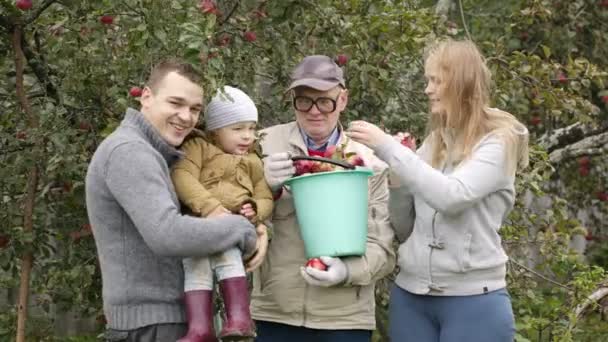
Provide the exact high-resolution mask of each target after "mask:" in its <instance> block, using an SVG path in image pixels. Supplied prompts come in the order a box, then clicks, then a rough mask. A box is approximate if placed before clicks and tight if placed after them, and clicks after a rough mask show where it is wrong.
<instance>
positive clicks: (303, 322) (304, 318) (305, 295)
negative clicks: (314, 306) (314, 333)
mask: <svg viewBox="0 0 608 342" xmlns="http://www.w3.org/2000/svg"><path fill="white" fill-rule="evenodd" d="M308 287H309V285H308V283H307V284H305V285H304V303H303V305H302V325H303V326H305V325H306V302H308Z"/></svg>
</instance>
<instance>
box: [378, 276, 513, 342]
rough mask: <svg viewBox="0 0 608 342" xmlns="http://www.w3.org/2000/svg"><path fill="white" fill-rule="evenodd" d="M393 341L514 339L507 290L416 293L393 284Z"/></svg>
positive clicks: (506, 341) (500, 341) (508, 341)
mask: <svg viewBox="0 0 608 342" xmlns="http://www.w3.org/2000/svg"><path fill="white" fill-rule="evenodd" d="M389 334H390V337H391V341H392V342H488V341H491V342H513V338H514V335H515V322H514V319H513V309H512V308H511V298H510V297H509V293H508V292H507V290H506V289H500V290H496V291H493V292H489V293H486V294H480V295H473V296H426V295H416V294H413V293H410V292H407V291H406V290H404V289H402V288H400V287H399V286H397V285H393V288H392V290H391V298H390V303H389Z"/></svg>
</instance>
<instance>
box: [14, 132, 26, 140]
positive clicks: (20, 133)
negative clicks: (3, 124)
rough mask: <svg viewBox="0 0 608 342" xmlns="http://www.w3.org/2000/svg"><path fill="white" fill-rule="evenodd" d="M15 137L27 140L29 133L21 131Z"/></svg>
mask: <svg viewBox="0 0 608 342" xmlns="http://www.w3.org/2000/svg"><path fill="white" fill-rule="evenodd" d="M15 138H17V139H18V140H25V139H27V133H26V132H25V131H19V132H17V133H16V134H15Z"/></svg>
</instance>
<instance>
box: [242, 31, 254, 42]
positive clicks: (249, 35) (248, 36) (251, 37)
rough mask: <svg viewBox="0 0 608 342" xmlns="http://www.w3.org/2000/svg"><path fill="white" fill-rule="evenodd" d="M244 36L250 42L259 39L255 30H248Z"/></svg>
mask: <svg viewBox="0 0 608 342" xmlns="http://www.w3.org/2000/svg"><path fill="white" fill-rule="evenodd" d="M243 38H244V39H245V40H246V41H248V42H250V43H253V42H255V41H256V40H257V39H258V36H257V35H256V34H255V32H253V31H246V32H245V33H244V34H243Z"/></svg>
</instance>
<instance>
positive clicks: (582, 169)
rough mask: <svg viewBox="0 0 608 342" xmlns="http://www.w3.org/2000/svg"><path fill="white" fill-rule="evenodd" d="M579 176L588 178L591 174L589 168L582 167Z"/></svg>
mask: <svg viewBox="0 0 608 342" xmlns="http://www.w3.org/2000/svg"><path fill="white" fill-rule="evenodd" d="M578 174H579V175H581V176H583V177H586V176H587V175H588V174H589V168H588V167H586V166H580V167H579V168H578Z"/></svg>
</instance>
